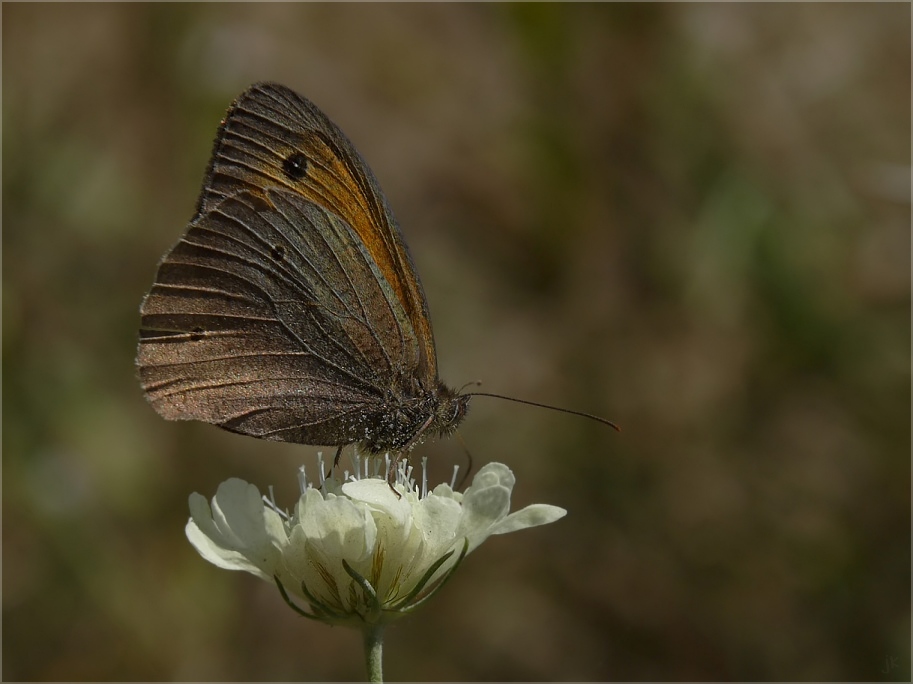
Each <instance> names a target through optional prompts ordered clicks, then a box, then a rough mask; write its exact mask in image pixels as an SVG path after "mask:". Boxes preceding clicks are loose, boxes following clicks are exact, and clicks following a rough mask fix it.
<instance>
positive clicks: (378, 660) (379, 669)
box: [363, 624, 384, 682]
mask: <svg viewBox="0 0 913 684" xmlns="http://www.w3.org/2000/svg"><path fill="white" fill-rule="evenodd" d="M363 635H364V638H365V662H366V663H367V666H368V681H369V682H382V681H384V664H383V657H384V628H383V626H381V625H377V624H374V625H365V628H364V632H363Z"/></svg>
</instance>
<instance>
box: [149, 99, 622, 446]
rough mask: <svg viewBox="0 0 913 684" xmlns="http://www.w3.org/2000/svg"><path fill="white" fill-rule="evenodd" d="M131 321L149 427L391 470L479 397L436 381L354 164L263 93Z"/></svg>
mask: <svg viewBox="0 0 913 684" xmlns="http://www.w3.org/2000/svg"><path fill="white" fill-rule="evenodd" d="M140 313H141V317H142V320H141V324H140V334H139V346H138V351H137V358H136V365H137V369H138V374H139V378H140V382H141V384H142V387H143V390H144V392H145V395H146V397H147V399H148V400H149V402H150V403H151V404H152V406H153V408H154V409H155V410H156V411H157V412H158V413H159V414H160V415H161V416H163V417H164V418H167V419H169V420H199V421H203V422H206V423H212V424H214V425H217V426H219V427H221V428H224V429H225V430H229V431H231V432H236V433H240V434H244V435H250V436H253V437H258V438H260V439H267V440H276V441H282V442H297V443H302V444H312V445H323V446H336V447H337V452H336V459H337V461H338V458H339V454H340V452H341V450H342V448H343V447H344V446H346V445H350V444H358V445H359V446H360V448H362V449H364V450H367V451H368V452H370V453H375V454H376V453H381V452H390V453H392V454H394V457H395V458H399V457H401V456H402V455H403V454H405V453H408V452H409V450H410V449H411V448H412V447H414V446H415V445H416V444H417V443H419V442H420V441H422V440H423V439H424V438H426V437H428V436H434V435H439V436H443V435H447V434H449V433H451V432H453V431H454V430H455V429H456V427H457V426H458V425H459V424H460V422H461V421H462V420H463V418H464V417H465V415H466V412H467V409H468V407H469V401H470V398H471V397H472V396H478V395H482V394H483V393H478V392H476V393H465V394H464V393H461V392H460V391H457V390H454V389H452V388H450V387H448V386H447V385H446V384H444V383H443V382H442V381H441V379H440V378H439V377H438V369H437V356H436V351H435V345H434V336H433V334H432V329H431V320H430V318H429V313H428V303H427V300H426V298H425V294H424V291H423V290H422V285H421V282H420V281H419V278H418V275H417V274H416V270H415V266H414V264H413V261H412V257H411V256H410V255H409V250H408V248H407V247H406V243H405V242H404V240H403V237H402V235H401V233H400V229H399V226H398V225H397V223H396V220H395V219H394V217H393V213H392V212H391V211H390V208H389V206H388V205H387V202H386V199H385V198H384V195H383V193H382V192H381V190H380V187H379V186H378V183H377V180H376V179H375V177H374V174H373V173H372V172H371V170H370V169H369V168H368V165H367V164H366V163H365V161H364V160H363V159H362V158H361V156H360V155H359V154H358V152H357V151H356V149H355V147H354V146H353V145H352V143H351V142H349V140H348V138H346V136H345V135H344V134H343V133H342V131H341V130H340V129H339V128H338V127H337V126H336V125H335V124H334V123H333V122H332V121H330V120H329V119H328V118H327V116H326V115H325V114H324V113H323V112H321V111H320V110H319V109H318V108H317V107H316V106H315V105H314V104H313V103H311V102H310V101H309V100H307V99H306V98H304V97H302V96H300V95H298V94H297V93H295V92H293V91H291V90H289V89H288V88H286V87H284V86H281V85H278V84H275V83H258V84H255V85H253V86H251V87H250V88H248V89H247V90H246V91H245V92H244V93H242V94H241V95H240V96H239V97H238V98H237V99H236V100H235V102H234V103H233V104H232V105H231V107H230V108H229V110H228V113H227V114H226V116H225V118H224V120H223V121H222V123H221V125H220V127H219V131H218V135H217V137H216V140H215V144H214V147H213V152H212V158H211V160H210V162H209V167H208V169H207V171H206V174H205V177H204V180H203V189H202V192H201V193H200V197H199V199H198V201H197V207H196V213H195V215H194V217H193V219H192V220H191V221H190V223H189V225H188V227H187V230H186V232H185V233H184V235H183V237H182V238H181V239H180V240H179V241H178V243H177V244H176V245H175V246H174V247H172V248H171V250H170V251H168V252H167V253H166V254H165V256H164V257H163V258H162V260H161V262H160V263H159V266H158V272H157V273H156V276H155V281H154V284H153V285H152V288H151V289H150V291H149V293H148V294H147V295H146V297H145V299H144V300H143V303H142V306H141V309H140ZM487 396H498V397H500V398H504V399H511V400H513V401H520V402H521V403H531V404H534V405H540V404H535V402H526V401H523V400H519V399H512V398H511V397H502V396H500V395H490V394H489V395H487ZM559 410H564V411H568V410H567V409H559ZM568 412H569V413H578V412H575V411H568ZM579 415H585V416H587V417H591V418H595V419H596V420H600V421H601V422H606V423H608V421H605V420H604V419H600V418H598V417H595V416H590V415H589V414H579ZM609 424H611V423H609Z"/></svg>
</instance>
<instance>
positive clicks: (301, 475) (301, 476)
mask: <svg viewBox="0 0 913 684" xmlns="http://www.w3.org/2000/svg"><path fill="white" fill-rule="evenodd" d="M310 486H311V485H310V483H309V482H308V477H307V473H305V471H304V464H303V463H302V464H301V465H300V466H298V489H300V490H301V493H302V494H304V493H305V492H306V491H307V489H308V487H310Z"/></svg>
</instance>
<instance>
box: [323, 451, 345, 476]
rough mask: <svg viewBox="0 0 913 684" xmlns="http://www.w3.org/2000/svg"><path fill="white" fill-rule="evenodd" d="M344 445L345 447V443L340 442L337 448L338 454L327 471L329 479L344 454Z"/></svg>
mask: <svg viewBox="0 0 913 684" xmlns="http://www.w3.org/2000/svg"><path fill="white" fill-rule="evenodd" d="M342 447H343V445H342V444H340V445H339V447H338V448H337V449H336V455H335V456H334V457H333V465H332V467H331V468H330V469H329V470H328V471H327V479H329V477H330V475H332V474H333V471H334V470H336V466H338V465H339V457H340V456H342Z"/></svg>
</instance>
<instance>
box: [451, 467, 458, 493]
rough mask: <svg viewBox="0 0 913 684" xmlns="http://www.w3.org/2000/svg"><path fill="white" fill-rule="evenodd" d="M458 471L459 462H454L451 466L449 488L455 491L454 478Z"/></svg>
mask: <svg viewBox="0 0 913 684" xmlns="http://www.w3.org/2000/svg"><path fill="white" fill-rule="evenodd" d="M459 471H460V466H459V464H454V466H453V477H451V478H450V488H451V489H453V490H454V491H456V479H457V473H458V472H459Z"/></svg>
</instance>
